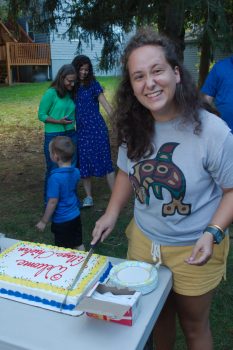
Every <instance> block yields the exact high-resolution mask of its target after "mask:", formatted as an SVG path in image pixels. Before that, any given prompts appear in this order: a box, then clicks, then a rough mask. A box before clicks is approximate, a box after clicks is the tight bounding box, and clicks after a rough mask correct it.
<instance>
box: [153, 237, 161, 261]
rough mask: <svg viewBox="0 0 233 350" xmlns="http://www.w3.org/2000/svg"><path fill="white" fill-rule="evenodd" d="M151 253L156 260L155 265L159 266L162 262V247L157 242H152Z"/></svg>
mask: <svg viewBox="0 0 233 350" xmlns="http://www.w3.org/2000/svg"><path fill="white" fill-rule="evenodd" d="M151 255H152V259H153V261H154V262H156V264H155V266H156V267H159V266H160V265H161V264H162V259H161V249H160V245H159V244H156V243H155V242H153V241H152V243H151Z"/></svg>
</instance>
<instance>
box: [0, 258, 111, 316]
mask: <svg viewBox="0 0 233 350" xmlns="http://www.w3.org/2000/svg"><path fill="white" fill-rule="evenodd" d="M112 267H113V266H112V264H111V263H110V262H109V263H108V267H107V269H106V270H105V272H104V273H103V275H102V276H101V277H100V279H99V281H100V282H101V283H103V282H104V281H105V279H106V278H107V277H108V275H109V273H110V270H111V269H112ZM0 294H3V295H9V296H13V297H15V298H21V299H25V300H29V301H32V302H34V303H41V304H44V305H49V306H52V307H54V308H58V309H60V308H61V306H62V309H63V310H68V311H72V310H73V309H74V308H75V307H76V305H75V304H69V305H67V304H62V303H59V302H57V301H55V300H48V299H45V298H40V297H38V296H37V297H35V296H33V295H31V294H27V293H20V292H17V291H13V290H11V289H5V288H0Z"/></svg>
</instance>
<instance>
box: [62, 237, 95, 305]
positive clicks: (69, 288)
mask: <svg viewBox="0 0 233 350" xmlns="http://www.w3.org/2000/svg"><path fill="white" fill-rule="evenodd" d="M100 240H101V237H100V238H99V239H98V241H96V242H95V243H94V244H91V245H90V250H89V252H88V254H87V256H86V258H85V260H84V261H83V263H82V265H81V267H80V270H79V271H78V273H77V275H76V277H75V278H74V280H73V282H72V283H71V284H70V286H69V287H68V288H67V292H66V295H65V297H64V299H63V302H62V303H61V306H60V311H62V309H63V306H64V305H66V301H67V297H68V295H69V292H70V291H71V290H73V288H74V286H75V285H76V283H77V282H78V280H79V278H80V277H81V275H82V273H83V271H84V269H85V267H86V266H87V263H88V261H89V260H90V258H91V256H92V254H93V253H94V250H95V248H96V246H97V244H98V243H99V242H100Z"/></svg>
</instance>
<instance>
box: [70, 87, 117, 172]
mask: <svg viewBox="0 0 233 350" xmlns="http://www.w3.org/2000/svg"><path fill="white" fill-rule="evenodd" d="M102 92H103V89H102V87H101V86H100V84H99V83H98V82H97V81H95V80H94V81H92V82H91V84H90V85H89V86H80V87H79V88H78V90H77V94H76V101H75V102H76V122H77V138H78V155H79V165H78V166H79V169H80V173H81V177H82V178H85V177H89V176H98V177H100V176H105V175H106V174H108V173H111V172H112V171H114V170H113V165H112V160H111V149H110V144H109V136H108V129H107V126H106V124H105V121H104V119H103V117H102V115H101V114H100V111H99V101H98V96H99V95H100V94H101V93H102Z"/></svg>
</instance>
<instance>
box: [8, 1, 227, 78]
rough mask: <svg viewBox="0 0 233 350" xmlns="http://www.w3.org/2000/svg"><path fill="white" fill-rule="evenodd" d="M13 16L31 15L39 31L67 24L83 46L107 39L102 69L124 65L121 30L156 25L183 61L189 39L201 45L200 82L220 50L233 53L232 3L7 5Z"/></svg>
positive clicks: (46, 3)
mask: <svg viewBox="0 0 233 350" xmlns="http://www.w3.org/2000/svg"><path fill="white" fill-rule="evenodd" d="M8 2H9V16H11V17H12V16H13V17H14V18H17V16H18V14H21V15H24V16H25V14H27V15H28V16H29V17H30V18H31V21H32V22H33V24H34V26H35V27H36V28H42V29H43V31H45V30H48V29H56V28H57V25H58V24H59V23H60V22H64V21H65V22H66V24H67V28H68V29H67V33H65V34H66V35H68V36H69V38H74V37H75V38H78V39H79V42H78V47H77V52H80V51H81V46H82V42H83V41H84V42H86V43H89V44H91V41H92V39H93V38H94V39H102V40H103V44H104V45H103V50H102V57H101V59H100V68H101V69H103V70H107V69H111V68H113V67H114V65H115V64H116V63H118V60H119V53H120V52H121V48H122V41H123V38H122V31H123V32H125V33H128V32H130V31H131V30H132V28H136V27H138V26H142V25H144V26H145V25H153V26H155V27H156V28H157V29H158V30H159V31H160V32H162V33H165V34H166V35H168V36H169V37H171V38H172V39H173V40H174V41H175V43H176V46H177V50H178V53H179V56H180V58H181V59H182V58H183V51H184V48H185V41H184V38H185V35H188V36H189V37H193V38H195V39H196V40H197V42H198V45H199V47H200V51H201V61H200V63H201V66H200V72H201V75H202V76H201V78H200V79H199V80H200V81H203V79H204V78H205V76H206V74H207V73H208V69H209V64H210V62H211V60H212V57H213V52H214V50H215V49H216V48H218V47H219V48H220V49H222V50H228V51H230V50H232V48H231V45H232V43H233V36H232V32H233V0H166V1H164V0H39V1H36V0H8Z"/></svg>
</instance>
